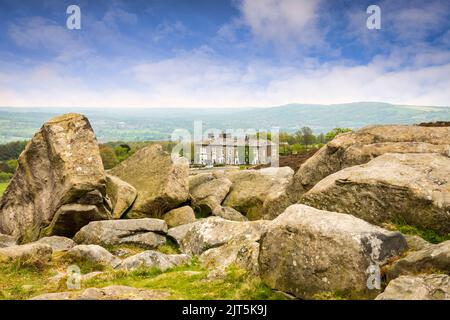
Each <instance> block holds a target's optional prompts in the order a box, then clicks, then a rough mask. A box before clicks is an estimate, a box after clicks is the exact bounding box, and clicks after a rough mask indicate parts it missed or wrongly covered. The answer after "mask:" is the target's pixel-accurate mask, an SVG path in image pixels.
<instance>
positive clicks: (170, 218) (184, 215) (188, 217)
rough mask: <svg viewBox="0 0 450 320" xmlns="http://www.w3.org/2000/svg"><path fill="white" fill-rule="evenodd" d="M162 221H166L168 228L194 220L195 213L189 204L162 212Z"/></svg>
mask: <svg viewBox="0 0 450 320" xmlns="http://www.w3.org/2000/svg"><path fill="white" fill-rule="evenodd" d="M164 221H166V223H167V226H168V227H169V228H173V227H177V226H180V225H183V224H188V223H192V222H194V221H195V213H194V210H192V208H191V207H189V206H184V207H181V208H176V209H172V210H170V211H169V212H167V213H166V214H164Z"/></svg>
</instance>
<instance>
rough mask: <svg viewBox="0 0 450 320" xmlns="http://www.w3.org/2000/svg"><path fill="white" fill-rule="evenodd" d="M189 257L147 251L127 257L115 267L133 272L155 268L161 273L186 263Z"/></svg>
mask: <svg viewBox="0 0 450 320" xmlns="http://www.w3.org/2000/svg"><path fill="white" fill-rule="evenodd" d="M190 260H191V257H190V256H188V255H187V254H164V253H161V252H158V251H153V250H147V251H144V252H141V253H138V254H136V255H134V256H131V257H128V258H126V259H124V260H123V261H122V263H121V264H120V265H119V266H118V267H117V268H118V269H125V270H129V271H130V270H135V269H139V268H149V269H151V268H156V269H159V270H161V271H166V270H167V269H170V268H173V267H176V266H179V265H183V264H186V263H188V262H189V261H190Z"/></svg>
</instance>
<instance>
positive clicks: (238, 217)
mask: <svg viewBox="0 0 450 320" xmlns="http://www.w3.org/2000/svg"><path fill="white" fill-rule="evenodd" d="M212 214H213V216H216V217H221V218H223V219H225V220H232V221H248V219H247V218H246V217H245V216H244V215H242V214H241V213H240V212H239V211H237V210H234V209H233V208H230V207H222V206H217V207H216V208H214V210H213V211H212Z"/></svg>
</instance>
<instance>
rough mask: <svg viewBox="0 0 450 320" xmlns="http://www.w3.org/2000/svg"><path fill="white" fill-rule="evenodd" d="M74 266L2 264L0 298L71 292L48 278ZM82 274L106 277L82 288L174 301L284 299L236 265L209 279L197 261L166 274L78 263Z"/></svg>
mask: <svg viewBox="0 0 450 320" xmlns="http://www.w3.org/2000/svg"><path fill="white" fill-rule="evenodd" d="M70 264H71V262H70V261H67V260H66V259H64V257H63V256H62V255H59V256H58V255H54V257H53V259H52V262H50V263H48V264H47V265H41V266H33V265H18V264H17V263H14V262H3V263H0V299H18V300H21V299H29V298H31V297H34V296H37V295H39V294H43V293H51V292H62V291H68V290H67V288H66V285H65V281H66V279H61V280H60V281H59V282H51V281H49V278H51V277H53V276H55V275H56V274H57V273H58V272H62V271H65V270H67V267H68V266H69V265H70ZM79 267H80V269H81V271H82V273H83V274H85V273H88V272H92V271H96V270H102V271H104V273H103V274H101V275H99V276H97V277H96V278H93V279H90V280H86V281H83V282H82V289H85V288H89V287H105V286H109V285H126V286H132V287H136V288H143V289H158V290H164V291H167V292H169V293H170V298H171V299H196V300H204V299H285V297H284V296H283V295H281V294H279V293H277V292H275V291H273V290H271V289H270V288H269V287H267V286H266V285H264V284H263V283H262V282H261V280H260V279H259V278H256V277H253V276H250V275H248V274H247V273H246V272H245V271H244V270H242V269H239V268H237V267H235V266H231V267H229V268H228V269H227V271H226V273H225V275H224V276H223V277H221V278H217V279H208V271H207V270H205V269H204V268H202V267H201V266H200V265H199V263H198V262H197V260H195V259H194V260H193V262H192V263H191V264H189V265H185V266H180V267H176V268H173V269H170V270H167V271H165V272H161V271H160V270H157V269H139V270H135V271H130V272H128V271H123V270H112V269H109V268H99V267H98V266H93V265H89V264H79Z"/></svg>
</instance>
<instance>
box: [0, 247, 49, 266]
mask: <svg viewBox="0 0 450 320" xmlns="http://www.w3.org/2000/svg"><path fill="white" fill-rule="evenodd" d="M52 253H53V251H52V247H51V246H49V245H48V244H43V243H28V244H24V245H16V246H11V247H6V248H0V261H8V260H14V261H20V262H24V263H30V264H40V263H47V262H49V261H50V260H51V259H52Z"/></svg>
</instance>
